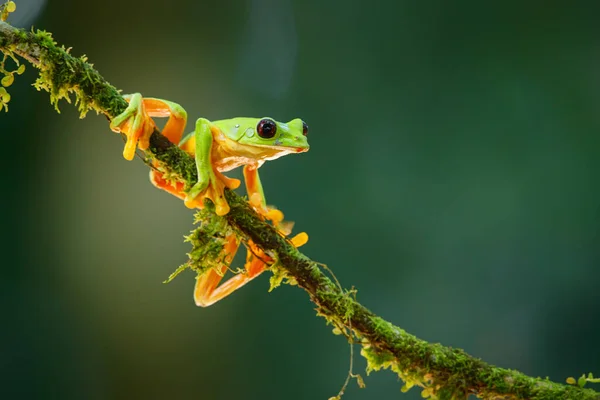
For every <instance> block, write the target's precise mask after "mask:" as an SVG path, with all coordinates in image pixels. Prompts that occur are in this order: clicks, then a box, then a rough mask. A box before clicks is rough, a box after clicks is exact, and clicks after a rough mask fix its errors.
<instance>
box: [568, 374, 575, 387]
mask: <svg viewBox="0 0 600 400" xmlns="http://www.w3.org/2000/svg"><path fill="white" fill-rule="evenodd" d="M567 383H568V384H569V385H576V384H577V381H576V380H575V378H573V377H572V376H570V377H568V378H567Z"/></svg>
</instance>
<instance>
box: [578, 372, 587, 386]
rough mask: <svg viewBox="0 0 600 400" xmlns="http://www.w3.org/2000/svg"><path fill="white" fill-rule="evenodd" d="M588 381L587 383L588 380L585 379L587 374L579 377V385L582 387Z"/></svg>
mask: <svg viewBox="0 0 600 400" xmlns="http://www.w3.org/2000/svg"><path fill="white" fill-rule="evenodd" d="M586 383H587V380H586V379H585V375H583V376H582V377H581V378H579V379H577V386H579V387H580V388H583V387H584V386H585V384H586Z"/></svg>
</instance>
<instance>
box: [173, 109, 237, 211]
mask: <svg viewBox="0 0 600 400" xmlns="http://www.w3.org/2000/svg"><path fill="white" fill-rule="evenodd" d="M213 130H214V131H215V132H214V133H215V134H220V131H219V128H218V127H216V126H215V125H213V124H212V123H211V122H210V121H209V120H207V119H204V118H199V119H198V121H196V130H195V132H194V137H195V139H196V149H195V157H196V169H197V171H198V182H197V183H196V184H195V185H194V186H192V188H191V189H190V190H189V192H188V193H187V195H186V197H185V205H186V206H187V207H189V208H196V207H202V204H203V201H204V199H205V198H209V199H211V200H212V202H213V203H215V212H216V214H217V215H225V214H227V213H228V212H229V204H228V203H227V200H225V188H226V187H227V188H229V189H236V188H237V187H238V186H239V185H240V181H239V180H237V179H230V178H227V177H226V176H224V175H223V174H221V173H220V172H219V171H218V170H217V169H216V168H215V166H214V165H213V164H212V146H213Z"/></svg>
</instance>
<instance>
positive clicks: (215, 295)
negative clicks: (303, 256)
mask: <svg viewBox="0 0 600 400" xmlns="http://www.w3.org/2000/svg"><path fill="white" fill-rule="evenodd" d="M306 240H308V236H306V234H305V233H304V236H303V234H298V235H297V236H295V237H294V238H292V239H291V242H292V244H294V246H296V247H300V246H302V245H303V244H304V243H306ZM248 246H249V249H248V254H247V255H246V264H245V266H244V268H245V270H246V271H245V272H242V273H239V274H237V275H235V276H233V277H231V278H229V279H228V280H227V281H225V282H224V283H222V284H221V285H219V283H220V282H221V280H222V279H223V275H225V273H226V272H227V269H228V265H229V264H230V263H231V261H232V260H233V257H234V256H235V253H236V252H237V250H238V247H239V242H238V241H237V238H236V237H235V235H234V234H232V235H230V236H229V237H228V238H227V244H226V245H225V249H224V251H225V252H226V255H225V263H226V264H224V265H221V266H219V267H217V268H211V269H210V270H208V271H206V272H205V273H203V274H202V275H200V276H198V278H197V280H196V287H195V288H194V301H195V302H196V305H197V306H200V307H208V306H210V305H213V304H215V303H216V302H217V301H219V300H222V299H224V298H225V297H227V296H229V295H230V294H231V293H233V292H235V291H236V290H238V289H239V288H241V287H242V286H244V285H245V284H246V283H248V282H250V281H251V280H253V279H254V278H256V277H257V276H259V275H260V274H262V273H263V272H264V271H265V270H266V269H267V266H268V264H270V263H272V262H273V259H272V258H271V257H269V256H268V255H266V254H265V253H264V252H263V251H262V250H261V249H259V248H258V247H257V246H256V245H255V244H254V243H252V242H249V243H248Z"/></svg>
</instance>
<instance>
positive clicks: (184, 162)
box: [0, 22, 600, 400]
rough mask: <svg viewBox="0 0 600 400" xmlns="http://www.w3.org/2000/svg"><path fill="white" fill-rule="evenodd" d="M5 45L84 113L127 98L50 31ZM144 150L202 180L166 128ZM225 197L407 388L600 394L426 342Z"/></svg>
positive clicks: (2, 31)
mask: <svg viewBox="0 0 600 400" xmlns="http://www.w3.org/2000/svg"><path fill="white" fill-rule="evenodd" d="M0 50H1V51H2V52H4V53H5V54H6V53H8V54H15V55H18V56H21V57H23V58H24V59H26V60H27V61H29V62H30V63H32V64H33V65H34V66H36V67H37V68H39V69H40V77H39V78H38V80H37V81H36V83H35V86H36V87H37V88H38V89H45V90H48V91H49V92H50V97H51V102H52V103H53V104H55V105H56V104H57V102H58V100H60V99H61V98H67V99H68V98H69V96H70V95H71V94H74V95H75V97H76V103H78V104H79V110H80V112H81V113H82V115H85V113H86V112H87V111H89V110H95V111H96V112H98V113H100V114H103V115H105V116H106V117H107V118H108V119H111V118H113V117H114V116H116V115H118V114H120V113H121V112H123V111H124V110H125V108H126V106H127V103H126V102H125V101H124V100H123V98H122V97H121V95H120V94H119V91H118V90H117V89H116V88H115V87H114V86H112V85H110V83H108V82H107V81H106V80H104V78H102V76H101V75H100V74H99V73H98V72H97V71H96V70H95V69H94V68H93V67H92V66H91V65H90V64H88V63H87V62H86V59H85V57H80V58H77V57H74V56H72V55H71V54H69V52H68V50H66V49H65V48H64V47H62V46H61V47H59V46H57V45H56V43H55V42H54V40H53V39H52V37H51V35H50V34H49V33H46V32H43V31H37V32H26V31H24V30H21V29H17V28H14V27H12V26H11V25H9V24H7V23H5V22H0ZM146 152H147V154H148V155H150V156H152V157H153V158H154V159H156V160H158V161H160V165H161V168H162V169H163V170H164V171H166V172H168V173H169V174H170V175H171V176H173V177H174V178H176V179H178V180H180V181H181V182H184V183H185V185H186V186H187V187H191V186H192V185H193V184H194V183H195V182H196V179H197V175H196V167H195V164H194V160H193V159H192V158H191V157H190V156H189V155H188V154H186V153H185V152H183V151H182V150H180V149H179V148H178V147H177V146H175V145H173V144H172V143H171V142H169V141H168V140H167V139H166V138H165V137H164V136H162V135H161V134H160V132H158V131H154V132H153V134H152V136H151V138H150V147H149V148H148V150H147V151H146ZM226 197H227V200H228V202H229V204H230V206H231V211H230V212H229V213H228V214H227V215H226V216H225V218H226V220H227V221H228V223H229V224H231V225H232V226H233V227H235V229H236V231H238V232H240V234H241V235H242V236H243V237H244V238H245V239H246V240H248V239H250V240H252V241H253V242H254V243H255V244H256V245H257V246H258V247H260V248H261V249H262V250H263V251H265V252H266V253H267V254H271V255H274V258H275V259H277V260H278V261H279V263H280V267H281V268H282V269H283V270H284V271H285V273H286V275H287V276H288V277H290V278H293V280H294V281H295V282H297V284H298V286H300V287H301V288H302V289H304V290H305V291H306V292H307V293H308V295H309V297H310V299H311V301H312V302H313V303H314V304H316V306H317V309H318V311H319V313H320V315H322V316H324V317H325V318H326V319H327V320H328V321H329V322H331V323H333V324H334V325H335V326H337V327H343V328H344V329H345V330H346V332H348V333H350V332H351V335H352V336H353V337H355V338H357V339H358V340H359V341H360V344H361V346H362V350H361V353H362V354H363V356H365V357H366V358H367V361H368V370H369V371H371V370H379V369H382V368H390V369H392V370H393V371H394V372H396V373H397V374H398V375H399V377H400V378H402V379H403V380H404V381H405V383H406V384H405V388H410V387H411V386H420V387H422V388H424V389H423V395H424V397H426V396H427V397H431V398H439V399H464V398H466V397H467V396H468V395H470V394H472V395H476V396H478V397H480V398H483V399H532V400H549V399H553V400H559V399H563V400H567V399H581V400H592V399H593V400H600V394H599V393H597V392H595V391H593V390H590V389H584V388H580V387H578V386H570V385H563V384H559V383H555V382H551V381H549V380H548V379H541V378H533V377H529V376H526V375H524V374H522V373H520V372H518V371H514V370H508V369H503V368H498V367H495V366H492V365H490V364H488V363H485V362H484V361H481V360H479V359H477V358H475V357H472V356H470V355H468V354H467V353H465V352H464V351H463V350H461V349H454V348H450V347H444V346H442V345H440V344H437V343H433V344H432V343H428V342H426V341H423V340H421V339H418V338H417V337H415V336H413V335H411V334H409V333H407V332H405V331H404V330H402V329H400V328H399V327H397V326H395V325H393V324H391V323H390V322H388V321H385V320H384V319H382V318H380V317H378V316H377V315H376V314H374V313H373V312H371V311H370V310H368V309H367V308H365V307H364V306H363V305H362V304H360V303H359V302H358V301H356V299H355V296H354V295H353V293H352V292H351V291H346V290H344V289H342V288H340V287H339V286H337V285H336V284H334V283H333V282H332V281H331V280H330V279H329V278H327V277H326V276H325V274H324V273H323V272H322V271H321V269H320V268H319V265H318V263H316V262H314V261H312V260H311V259H309V258H308V257H307V256H305V255H304V254H302V253H300V252H299V251H298V250H297V249H296V248H295V247H294V246H293V245H291V244H290V243H289V242H288V241H287V240H286V239H285V238H284V237H282V236H281V235H279V234H278V233H277V232H276V231H275V229H274V228H273V227H272V226H271V225H269V224H267V223H265V222H264V221H263V220H262V219H261V218H260V217H259V216H258V215H257V214H256V213H255V212H254V211H253V210H252V209H251V208H250V206H249V205H248V203H247V202H246V201H245V200H244V199H243V198H242V197H240V196H239V195H237V194H236V193H234V192H232V191H227V192H226Z"/></svg>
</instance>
